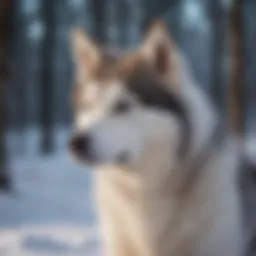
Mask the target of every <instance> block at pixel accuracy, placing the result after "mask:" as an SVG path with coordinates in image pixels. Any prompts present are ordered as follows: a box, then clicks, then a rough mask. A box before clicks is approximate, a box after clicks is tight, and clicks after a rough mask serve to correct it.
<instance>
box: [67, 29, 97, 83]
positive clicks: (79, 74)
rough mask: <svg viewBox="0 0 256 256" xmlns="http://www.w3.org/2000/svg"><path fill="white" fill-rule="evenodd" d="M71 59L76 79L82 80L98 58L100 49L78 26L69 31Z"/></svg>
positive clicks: (86, 76)
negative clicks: (73, 63)
mask: <svg viewBox="0 0 256 256" xmlns="http://www.w3.org/2000/svg"><path fill="white" fill-rule="evenodd" d="M71 44H72V53H73V60H74V62H75V71H76V79H77V80H78V81H84V79H87V78H88V75H89V73H90V72H91V70H93V69H94V68H95V67H96V66H97V64H98V62H99V60H100V55H101V54H100V49H99V47H98V46H97V45H96V43H94V42H93V41H92V40H91V39H90V38H89V36H88V35H87V34H86V33H85V32H84V31H83V30H82V29H80V28H75V29H73V30H72V32H71Z"/></svg>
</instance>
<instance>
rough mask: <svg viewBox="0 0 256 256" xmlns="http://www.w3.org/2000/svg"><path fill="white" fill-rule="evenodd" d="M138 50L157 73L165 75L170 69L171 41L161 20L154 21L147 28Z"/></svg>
mask: <svg viewBox="0 0 256 256" xmlns="http://www.w3.org/2000/svg"><path fill="white" fill-rule="evenodd" d="M140 52H141V53H142V56H143V58H146V61H147V62H148V63H150V64H152V66H153V68H154V69H155V70H156V72H157V73H158V74H159V75H161V76H165V75H167V74H168V73H169V72H170V71H171V69H172V52H173V42H172V39H171V36H170V34H169V31H168V28H167V26H166V25H165V23H164V22H163V21H157V22H155V23H154V24H153V26H152V27H151V28H150V29H149V32H148V35H147V37H146V39H145V41H144V43H143V45H142V48H141V49H140Z"/></svg>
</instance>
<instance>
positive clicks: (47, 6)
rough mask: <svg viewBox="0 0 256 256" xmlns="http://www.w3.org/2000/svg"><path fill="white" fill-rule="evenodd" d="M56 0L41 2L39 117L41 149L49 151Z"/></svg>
mask: <svg viewBox="0 0 256 256" xmlns="http://www.w3.org/2000/svg"><path fill="white" fill-rule="evenodd" d="M55 7H56V0H44V1H43V2H42V17H43V22H44V24H45V33H44V37H43V40H42V50H41V53H42V55H41V63H42V64H41V65H42V66H41V79H40V88H41V92H40V100H41V102H40V118H41V129H42V141H41V150H42V153H49V152H50V151H51V150H53V86H54V83H53V78H54V48H55V33H56V29H55V27H56V21H55V17H56V15H57V14H56V8H55Z"/></svg>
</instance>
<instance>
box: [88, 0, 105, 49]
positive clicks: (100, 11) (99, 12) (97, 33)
mask: <svg viewBox="0 0 256 256" xmlns="http://www.w3.org/2000/svg"><path fill="white" fill-rule="evenodd" d="M106 4H107V1H106V0H91V1H90V7H91V11H92V13H93V30H92V34H93V36H94V38H95V39H96V40H97V42H98V43H100V44H104V43H105V42H106V33H107V29H106V20H107V19H106V15H107V12H106V10H107V9H106Z"/></svg>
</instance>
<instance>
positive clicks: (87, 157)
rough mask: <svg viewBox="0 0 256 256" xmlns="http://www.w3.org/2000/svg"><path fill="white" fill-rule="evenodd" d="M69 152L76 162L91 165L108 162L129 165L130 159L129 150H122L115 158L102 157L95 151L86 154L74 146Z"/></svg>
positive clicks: (106, 163) (100, 164)
mask: <svg viewBox="0 0 256 256" xmlns="http://www.w3.org/2000/svg"><path fill="white" fill-rule="evenodd" d="M69 153H70V155H71V157H72V158H73V159H74V160H75V161H76V162H78V163H80V164H83V165H89V166H102V165H108V164H111V165H113V164H118V165H127V164H129V161H130V154H129V153H128V152H127V151H123V152H121V153H120V154H118V155H117V156H116V157H114V158H113V159H104V158H103V159H102V158H101V157H99V156H98V155H97V154H96V153H95V152H93V151H90V152H87V153H86V154H84V152H83V153H81V152H77V151H76V150H74V149H72V148H69Z"/></svg>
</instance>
